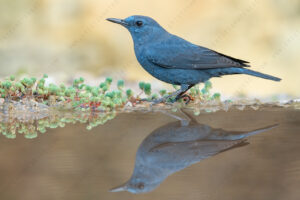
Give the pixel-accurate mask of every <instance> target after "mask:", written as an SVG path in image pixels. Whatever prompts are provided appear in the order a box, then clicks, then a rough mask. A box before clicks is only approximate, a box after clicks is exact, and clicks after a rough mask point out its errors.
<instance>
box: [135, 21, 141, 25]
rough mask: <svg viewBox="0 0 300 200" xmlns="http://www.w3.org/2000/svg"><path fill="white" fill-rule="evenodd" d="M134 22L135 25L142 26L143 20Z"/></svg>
mask: <svg viewBox="0 0 300 200" xmlns="http://www.w3.org/2000/svg"><path fill="white" fill-rule="evenodd" d="M135 24H136V25H137V26H142V25H143V22H142V21H136V22H135Z"/></svg>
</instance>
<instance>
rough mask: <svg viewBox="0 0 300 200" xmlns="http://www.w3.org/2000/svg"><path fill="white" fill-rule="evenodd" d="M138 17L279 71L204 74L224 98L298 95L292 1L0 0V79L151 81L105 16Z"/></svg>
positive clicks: (296, 21)
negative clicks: (262, 76)
mask: <svg viewBox="0 0 300 200" xmlns="http://www.w3.org/2000/svg"><path fill="white" fill-rule="evenodd" d="M135 14H141V15H147V16H151V17H152V18H154V19H156V20H157V21H158V22H159V23H160V24H161V25H162V26H163V27H165V28H166V29H167V30H168V31H169V32H171V33H174V34H176V35H178V36H181V37H183V38H185V39H187V40H189V41H191V42H193V43H196V44H199V45H202V46H206V47H208V48H211V49H214V50H216V51H219V52H221V53H224V54H227V55H230V56H233V57H237V58H240V59H245V60H247V61H250V62H251V64H252V69H254V70H257V71H261V72H264V73H268V74H271V75H274V76H278V77H280V78H282V79H283V80H282V81H281V82H279V83H278V82H272V81H267V80H263V79H258V78H253V77H250V76H245V75H236V76H226V77H223V78H221V79H220V78H215V79H211V80H212V83H213V87H214V89H215V90H216V91H219V92H220V93H221V94H222V95H225V96H252V97H274V98H275V96H277V97H278V96H281V97H285V98H291V97H297V96H299V95H300V91H299V89H298V87H299V85H300V79H299V77H298V76H299V74H300V67H299V66H298V65H299V64H298V62H299V61H300V58H299V55H298V54H299V49H300V1H299V0H290V1H288V2H287V1H284V0H265V1H259V0H245V1H238V0H223V1H219V0H218V1H217V0H210V1H208V0H186V1H180V0H165V1H161V0H152V1H141V0H129V1H121V0H22V1H20V0H19V1H11V0H0V77H1V78H4V77H6V76H8V75H11V74H15V75H17V76H42V74H44V73H47V74H49V76H50V80H51V81H53V82H56V83H59V82H61V81H63V82H66V83H67V82H70V81H71V80H72V79H73V78H78V77H79V76H82V77H84V78H85V79H86V80H87V81H88V82H89V83H93V84H98V83H99V82H100V81H101V80H102V79H103V77H106V76H111V77H113V78H114V79H125V80H126V81H127V82H126V83H127V84H131V83H132V84H133V83H136V82H138V81H142V80H143V81H149V82H152V83H153V84H154V87H157V88H162V87H163V88H170V85H167V84H164V83H162V82H160V81H158V80H155V79H154V78H152V77H151V76H150V75H148V73H147V72H145V71H144V70H143V69H142V68H141V67H140V66H139V64H138V62H137V61H136V59H135V56H134V50H133V43H132V40H131V37H130V35H129V33H128V32H127V30H125V29H124V28H122V27H120V26H117V25H116V24H112V23H109V22H107V21H106V20H105V19H106V18H107V17H116V18H125V17H128V16H130V15H135Z"/></svg>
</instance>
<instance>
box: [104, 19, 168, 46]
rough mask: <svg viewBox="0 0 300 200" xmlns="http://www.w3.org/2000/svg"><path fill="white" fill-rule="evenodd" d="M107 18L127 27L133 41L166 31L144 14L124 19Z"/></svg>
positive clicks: (144, 39) (159, 34)
mask: <svg viewBox="0 0 300 200" xmlns="http://www.w3.org/2000/svg"><path fill="white" fill-rule="evenodd" d="M107 20H108V21H110V22H113V23H116V24H120V25H122V26H124V27H125V28H127V29H128V31H129V32H130V33H131V36H132V38H133V40H134V41H137V40H143V41H148V40H151V39H154V38H155V37H159V36H161V35H162V34H163V33H165V32H166V31H165V30H164V29H163V28H162V27H161V26H160V25H159V24H158V23H157V22H156V21H155V20H154V19H152V18H150V17H146V16H141V15H133V16H130V17H127V18H126V19H116V18H107Z"/></svg>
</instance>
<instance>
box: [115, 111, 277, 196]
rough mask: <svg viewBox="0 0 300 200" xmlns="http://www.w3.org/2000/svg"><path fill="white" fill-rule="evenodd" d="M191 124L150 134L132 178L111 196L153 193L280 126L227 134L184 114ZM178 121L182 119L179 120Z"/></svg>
mask: <svg viewBox="0 0 300 200" xmlns="http://www.w3.org/2000/svg"><path fill="white" fill-rule="evenodd" d="M184 113H185V114H186V115H187V116H188V117H189V118H190V120H189V123H188V124H185V123H183V121H185V120H184V119H182V120H181V121H177V122H173V123H168V124H166V125H164V126H162V127H159V128H157V129H156V130H154V131H153V132H152V133H150V134H149V135H148V136H147V137H146V138H145V139H144V140H143V142H142V143H141V145H140V146H139V148H138V151H137V153H136V160H135V167H134V171H133V174H132V176H131V178H130V179H129V180H128V181H127V182H126V183H124V184H122V185H121V186H118V187H116V188H113V189H111V190H110V191H111V192H120V191H128V192H131V193H144V192H150V191H152V190H154V189H155V188H156V187H158V186H159V185H160V184H161V183H162V181H164V180H165V179H166V178H167V177H168V176H170V175H171V174H173V173H175V172H177V171H180V170H182V169H184V168H186V167H188V166H190V165H192V164H194V163H197V162H199V161H201V160H203V159H205V158H208V157H211V156H214V155H216V154H218V153H220V152H223V151H227V150H230V149H233V148H236V147H240V146H244V145H247V144H248V142H247V141H246V139H245V138H246V137H248V136H251V135H255V134H258V133H261V132H264V131H267V130H270V129H271V128H273V127H275V126H276V125H272V126H268V127H264V128H259V129H256V130H253V131H248V132H242V131H226V130H223V129H214V128H212V127H210V126H208V125H204V124H199V123H198V122H197V121H196V120H195V119H194V118H193V117H192V116H190V115H188V113H186V112H184ZM177 118H178V117H177Z"/></svg>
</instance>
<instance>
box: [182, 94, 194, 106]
mask: <svg viewBox="0 0 300 200" xmlns="http://www.w3.org/2000/svg"><path fill="white" fill-rule="evenodd" d="M180 98H182V99H183V101H184V102H185V104H186V105H187V104H189V103H190V101H191V100H194V99H193V97H191V96H190V95H188V94H184V95H182V96H181V97H180Z"/></svg>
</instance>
